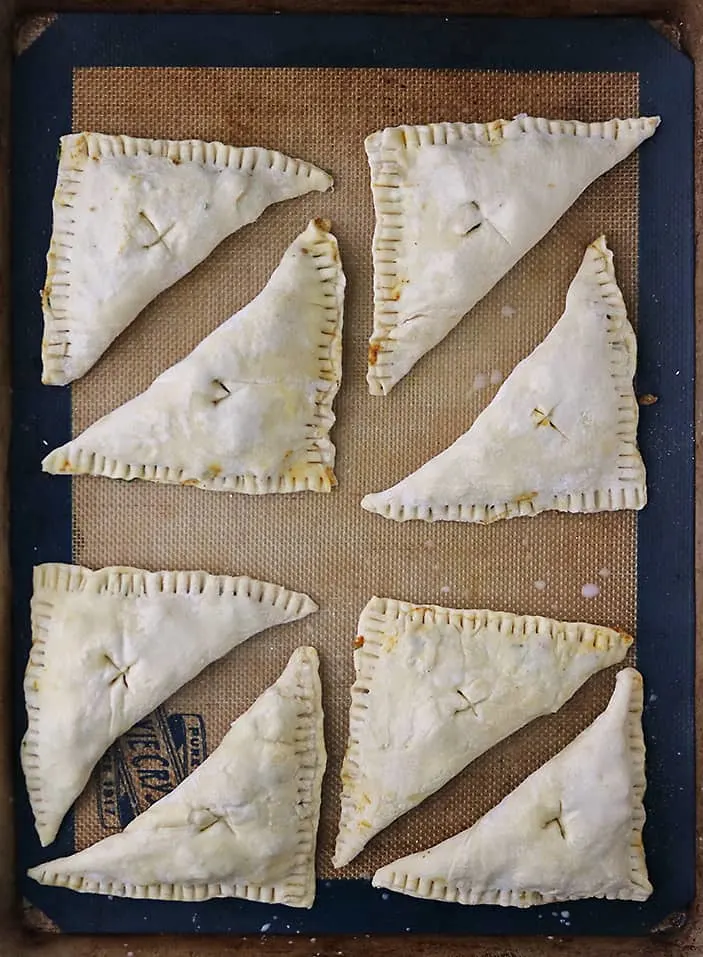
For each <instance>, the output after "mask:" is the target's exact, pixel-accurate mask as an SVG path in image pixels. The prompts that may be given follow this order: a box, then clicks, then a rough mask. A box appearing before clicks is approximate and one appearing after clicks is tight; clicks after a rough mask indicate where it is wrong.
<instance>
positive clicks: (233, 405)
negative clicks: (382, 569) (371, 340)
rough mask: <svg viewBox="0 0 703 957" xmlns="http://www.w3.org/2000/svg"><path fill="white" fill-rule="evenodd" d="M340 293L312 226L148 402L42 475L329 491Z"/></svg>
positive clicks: (103, 423)
mask: <svg viewBox="0 0 703 957" xmlns="http://www.w3.org/2000/svg"><path fill="white" fill-rule="evenodd" d="M344 286H345V279H344V274H343V272H342V267H341V263H340V260H339V250H338V248H337V240H336V239H335V238H334V236H333V235H332V234H331V233H330V232H329V223H328V222H326V221H323V220H313V221H312V222H310V224H309V225H308V227H307V229H306V230H305V231H304V232H303V233H301V234H300V236H298V238H297V239H296V240H295V241H294V242H293V243H292V244H291V246H290V247H289V248H288V250H287V251H286V253H285V255H284V256H283V259H282V260H281V263H280V265H279V266H278V267H277V269H276V270H275V272H274V273H273V275H272V276H271V278H270V279H269V281H268V283H267V285H266V286H265V287H264V289H263V291H262V292H260V293H259V295H258V296H257V297H256V298H255V299H253V300H252V301H251V302H250V303H249V304H248V305H246V306H244V308H243V309H241V310H240V311H239V312H237V313H236V314H235V315H234V316H232V317H231V318H230V319H228V320H227V321H226V322H223V323H222V325H221V326H218V328H217V329H215V331H214V332H212V333H211V334H210V335H209V336H207V337H206V338H205V339H203V341H202V342H201V343H200V344H199V345H198V346H196V348H195V349H194V350H193V351H192V352H191V353H190V355H189V356H186V358H185V359H183V360H182V361H181V362H178V363H176V365H174V366H171V368H170V369H167V370H166V372H164V373H162V374H161V375H160V376H159V377H158V378H157V379H156V380H155V381H154V382H153V383H152V384H151V386H149V388H148V389H147V390H146V392H143V393H141V395H138V396H136V398H134V399H131V400H130V401H129V402H126V403H125V404H124V405H122V406H120V407H119V408H117V409H115V410H114V411H113V412H110V413H108V414H107V415H106V416H104V417H103V418H102V419H99V420H98V421H97V422H96V423H94V424H93V425H91V426H90V427H89V428H87V429H86V430H85V432H82V433H81V434H80V435H78V436H77V437H76V438H75V439H73V441H71V442H68V443H67V444H66V445H63V446H61V448H58V449H55V450H54V451H53V452H51V453H50V454H49V455H47V456H46V458H45V459H44V461H43V462H42V467H43V469H44V471H46V472H53V473H56V474H59V473H63V474H74V475H75V474H88V475H103V476H106V477H107V478H118V479H126V480H131V479H135V478H139V479H146V480H148V481H151V482H162V483H170V484H180V485H197V486H199V487H200V488H204V489H212V490H215V491H223V492H246V493H255V494H259V493H265V492H298V491H304V490H310V491H316V492H327V491H329V490H330V489H331V488H332V486H334V485H336V479H335V475H334V471H333V468H334V457H335V449H334V445H333V444H332V442H331V441H330V438H329V431H330V428H331V427H332V424H333V423H334V419H335V417H334V413H333V411H332V402H333V400H334V397H335V395H336V394H337V390H338V389H339V384H340V381H341V378H342V307H343V297H344Z"/></svg>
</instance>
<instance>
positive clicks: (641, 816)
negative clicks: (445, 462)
mask: <svg viewBox="0 0 703 957" xmlns="http://www.w3.org/2000/svg"><path fill="white" fill-rule="evenodd" d="M641 719H642V678H641V676H640V675H639V673H638V672H637V671H635V670H634V669H633V668H626V669H625V670H624V671H621V672H620V673H619V674H618V676H617V683H616V686H615V691H614V692H613V696H612V698H611V699H610V703H609V705H608V707H607V708H606V710H605V711H604V712H602V714H600V715H599V716H598V717H597V718H596V720H595V721H594V722H593V724H591V725H590V726H589V727H588V728H586V730H585V731H583V732H582V733H581V734H580V735H579V736H578V737H577V738H576V739H575V740H574V741H572V742H571V744H569V745H567V747H566V748H564V750H563V751H560V752H559V754H557V755H556V757H554V758H552V759H551V761H548V762H547V763H546V764H544V765H542V767H541V768H539V769H538V770H537V771H535V772H534V773H533V774H531V775H530V776H529V777H528V778H527V779H526V780H525V781H523V782H522V784H521V785H519V787H517V788H516V789H515V790H514V791H512V792H511V793H510V794H509V795H508V796H507V797H506V798H504V799H503V800H502V801H501V802H500V804H498V805H497V806H496V807H494V808H493V809H492V810H490V811H489V812H488V813H487V814H485V815H484V816H483V817H482V818H480V819H479V820H478V821H477V822H476V823H475V824H474V825H473V827H470V828H469V829H468V830H466V831H462V833H461V834H457V835H456V836H455V837H451V838H449V839H448V840H446V841H443V842H442V843H441V844H437V845H436V846H435V847H432V848H430V849H429V850H427V851H422V852H421V853H419V854H411V855H410V856H409V857H404V858H402V859H401V860H398V861H394V862H393V863H392V864H387V865H386V866H385V867H382V868H380V870H378V871H376V874H375V875H374V878H373V883H374V885H375V886H376V887H386V888H388V889H389V890H393V891H399V892H400V893H402V894H409V895H410V896H412V897H423V898H427V899H428V900H439V901H453V902H456V903H459V904H500V905H502V906H504V907H505V906H512V907H530V906H532V905H534V904H548V903H551V902H554V901H567V900H580V899H581V898H585V897H605V898H607V899H609V900H626V901H644V900H646V899H647V898H648V897H649V896H650V894H651V893H652V885H651V884H650V882H649V878H648V876H647V867H646V863H645V856H644V848H643V846H642V826H643V824H644V820H645V812H644V807H643V805H642V798H643V796H644V791H645V768H644V764H645V761H644V759H645V747H644V739H643V736H642V720H641Z"/></svg>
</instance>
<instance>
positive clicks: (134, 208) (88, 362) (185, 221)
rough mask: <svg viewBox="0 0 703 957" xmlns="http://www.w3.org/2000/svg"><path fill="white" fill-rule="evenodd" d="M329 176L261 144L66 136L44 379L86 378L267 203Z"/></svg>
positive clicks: (47, 288) (45, 299) (48, 290)
mask: <svg viewBox="0 0 703 957" xmlns="http://www.w3.org/2000/svg"><path fill="white" fill-rule="evenodd" d="M331 185H332V178H331V177H330V176H328V174H327V173H324V172H323V171H322V170H320V169H317V168H316V167H315V166H312V165H310V164H309V163H304V162H302V161H301V160H296V159H291V158H290V157H289V156H284V155H283V154H282V153H276V152H274V151H273V150H267V149H262V148H260V147H246V148H238V147H235V146H225V145H223V144H222V143H203V142H201V141H200V140H182V141H174V140H148V139H133V138H132V137H131V136H106V135H104V134H102V133H77V134H72V135H70V136H63V137H61V153H60V157H59V169H58V178H57V182H56V191H55V193H54V202H53V211H54V228H53V233H52V236H51V245H50V247H49V253H48V256H47V275H46V283H45V285H44V289H43V290H42V307H43V312H44V339H43V342H42V360H43V367H44V368H43V376H42V381H43V382H45V383H46V384H48V385H65V384H66V383H68V382H71V381H72V380H73V379H77V378H78V377H79V376H82V375H84V374H85V373H86V372H87V371H88V369H90V367H91V366H92V365H94V363H95V362H96V361H97V360H98V359H99V358H100V356H101V355H102V354H103V352H105V350H106V349H107V348H108V346H109V345H110V343H111V342H112V341H113V340H114V339H115V338H116V337H117V336H118V335H119V334H120V333H121V332H122V331H123V330H124V329H125V328H126V327H127V326H128V325H129V324H130V322H132V320H133V319H135V318H136V317H137V315H138V314H139V313H140V312H141V310H142V309H143V308H144V307H145V306H146V305H147V303H149V302H151V300H152V299H154V298H155V297H156V296H157V295H158V294H159V293H161V292H163V290H164V289H167V288H168V287H169V286H172V285H173V283H175V282H176V281H177V280H179V279H180V278H181V277H182V276H185V274H186V273H188V272H190V270H191V269H193V268H194V267H195V266H197V265H198V263H200V262H201V261H202V260H203V259H205V258H206V256H209V255H210V253H211V252H212V250H213V249H214V248H215V246H217V245H218V244H219V243H221V242H222V240H223V239H225V237H226V236H229V235H230V234H231V233H234V232H236V231H237V230H238V229H240V228H241V227H242V226H245V225H246V224H247V223H252V222H253V221H254V220H255V219H258V218H259V216H260V215H261V214H262V213H263V211H264V210H265V209H266V207H267V206H270V205H271V204H272V203H277V202H280V201H281V200H284V199H291V198H293V197H295V196H302V195H304V194H305V193H309V192H310V191H311V190H320V191H325V190H327V189H329V187H330V186H331Z"/></svg>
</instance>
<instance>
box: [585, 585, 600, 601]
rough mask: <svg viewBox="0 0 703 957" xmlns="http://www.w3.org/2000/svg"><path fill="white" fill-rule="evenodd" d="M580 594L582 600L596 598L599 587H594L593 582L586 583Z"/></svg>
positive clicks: (598, 593)
mask: <svg viewBox="0 0 703 957" xmlns="http://www.w3.org/2000/svg"><path fill="white" fill-rule="evenodd" d="M581 594H582V595H583V597H584V598H596V597H597V596H598V595H600V586H599V585H595V584H594V583H593V582H588V583H587V584H585V585H584V586H583V588H582V589H581Z"/></svg>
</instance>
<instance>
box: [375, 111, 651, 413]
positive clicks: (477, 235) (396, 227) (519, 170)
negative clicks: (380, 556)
mask: <svg viewBox="0 0 703 957" xmlns="http://www.w3.org/2000/svg"><path fill="white" fill-rule="evenodd" d="M658 124H659V118H658V117H653V118H642V119H629V120H610V121H609V122H607V123H578V122H571V121H566V120H545V119H536V118H534V117H531V116H518V117H516V118H515V119H513V120H509V121H506V120H496V121H494V122H492V123H486V124H481V123H474V124H467V123H434V124H432V125H430V126H399V127H394V128H388V129H385V130H382V131H380V132H378V133H373V134H372V135H371V136H369V137H368V138H367V140H366V152H367V154H368V158H369V164H370V166H371V187H372V190H373V200H374V207H375V210H376V230H375V233H374V240H373V258H374V275H375V280H374V285H375V295H374V302H375V306H374V325H373V335H372V336H371V342H370V346H369V372H368V382H369V390H370V392H371V393H372V395H382V394H385V393H388V392H390V390H391V389H392V388H393V386H394V385H395V384H396V383H397V382H399V381H400V379H402V378H403V376H404V375H406V374H407V373H408V372H409V371H410V369H411V368H412V367H413V366H414V365H415V363H416V362H417V361H418V359H420V358H421V357H422V356H423V355H424V354H425V353H426V352H429V350H430V349H432V348H434V346H436V345H437V343H438V342H441V340H442V339H444V337H445V336H446V335H447V333H448V332H449V331H450V330H451V329H453V328H454V326H455V325H456V324H457V323H458V322H459V320H460V319H461V318H462V316H464V315H465V314H466V313H467V312H468V311H469V310H470V309H472V308H473V306H475V305H476V303H477V302H478V301H479V300H480V299H482V298H483V297H484V296H485V295H486V293H487V292H488V291H489V290H490V289H492V287H493V286H495V284H496V283H497V282H498V280H499V279H501V278H502V277H503V276H504V275H505V274H506V273H507V272H508V271H509V270H510V269H512V267H513V266H514V265H515V263H516V262H518V260H519V259H521V258H522V257H523V256H524V255H525V253H526V252H527V251H528V250H529V249H531V248H532V246H534V245H535V243H537V242H538V241H539V240H540V239H542V237H543V236H544V235H545V234H546V233H547V232H549V230H550V229H551V228H552V226H554V224H555V223H556V222H557V220H558V219H559V218H560V217H561V216H562V215H563V214H564V213H565V212H566V210H567V209H568V208H569V207H570V206H571V205H572V204H573V203H574V202H575V200H576V199H577V198H578V197H579V195H580V194H581V193H582V192H583V190H584V189H585V188H586V187H587V186H589V185H590V184H591V183H592V182H593V180H595V179H597V177H599V176H601V175H602V174H603V173H605V172H606V171H607V170H609V169H611V168H612V167H613V166H615V165H616V164H617V163H619V162H620V161H621V160H623V159H625V157H626V156H628V155H629V154H630V153H631V152H632V151H633V150H634V149H636V148H637V147H638V146H639V144H640V143H641V142H642V141H643V140H645V139H647V137H649V136H651V135H652V134H653V133H654V131H655V130H656V128H657V126H658Z"/></svg>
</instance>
